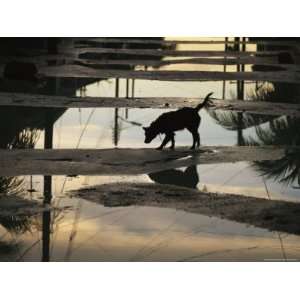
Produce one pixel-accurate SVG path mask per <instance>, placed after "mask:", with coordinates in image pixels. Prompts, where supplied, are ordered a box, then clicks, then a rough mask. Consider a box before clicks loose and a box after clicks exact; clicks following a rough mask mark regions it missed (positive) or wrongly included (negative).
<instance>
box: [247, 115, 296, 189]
mask: <svg viewBox="0 0 300 300" xmlns="http://www.w3.org/2000/svg"><path fill="white" fill-rule="evenodd" d="M299 128H300V119H298V118H291V117H283V118H280V119H277V120H273V121H272V122H270V126H269V128H268V129H263V128H261V127H257V128H256V135H257V138H253V137H250V138H249V139H248V140H247V141H246V145H249V146H263V145H274V146H287V149H286V151H285V155H284V157H282V158H281V159H279V160H275V161H271V160H270V161H261V162H255V163H254V167H255V169H256V170H257V171H258V172H259V173H260V174H261V175H263V176H266V177H267V178H273V179H275V180H276V181H279V182H282V183H284V184H286V185H290V184H292V183H293V182H295V181H297V183H298V186H299V185H300V150H299V149H298V147H295V146H299V145H300V132H299ZM293 146H294V147H293Z"/></svg>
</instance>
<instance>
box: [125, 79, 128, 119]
mask: <svg viewBox="0 0 300 300" xmlns="http://www.w3.org/2000/svg"><path fill="white" fill-rule="evenodd" d="M128 98H129V78H126V99H128ZM125 119H126V120H127V119H128V108H125Z"/></svg>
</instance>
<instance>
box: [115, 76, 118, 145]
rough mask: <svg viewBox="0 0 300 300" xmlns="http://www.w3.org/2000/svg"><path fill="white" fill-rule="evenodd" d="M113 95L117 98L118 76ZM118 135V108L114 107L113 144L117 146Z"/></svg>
mask: <svg viewBox="0 0 300 300" xmlns="http://www.w3.org/2000/svg"><path fill="white" fill-rule="evenodd" d="M115 97H116V98H119V78H116V89H115ZM118 135H119V109H118V108H115V122H114V145H115V146H118V141H119V138H118Z"/></svg>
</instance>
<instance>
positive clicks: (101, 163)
mask: <svg viewBox="0 0 300 300" xmlns="http://www.w3.org/2000/svg"><path fill="white" fill-rule="evenodd" d="M284 155H285V147H273V146H258V147H256V146H255V147H254V146H253V147H246V146H241V147H222V146H220V147H209V146H206V147H201V148H200V149H198V150H189V149H188V148H186V147H178V148H176V149H175V150H169V149H165V150H163V151H158V150H155V149H143V148H142V149H118V148H114V149H99V150H90V149H86V150H85V149H57V150H50V149H47V150H37V149H35V150H33V149H25V150H0V175H5V176H16V175H33V174H34V175H38V174H44V175H66V174H67V175H74V174H80V175H93V174H98V175H121V174H124V175H126V174H131V175H136V174H148V173H153V172H158V171H162V170H167V169H174V168H180V167H187V166H191V165H196V164H216V163H228V162H239V161H264V160H270V159H272V160H277V159H280V158H282V157H283V156H284Z"/></svg>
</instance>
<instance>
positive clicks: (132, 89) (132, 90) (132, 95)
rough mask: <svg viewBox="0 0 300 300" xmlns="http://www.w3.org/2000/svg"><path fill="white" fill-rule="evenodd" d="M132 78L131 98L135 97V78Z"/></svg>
mask: <svg viewBox="0 0 300 300" xmlns="http://www.w3.org/2000/svg"><path fill="white" fill-rule="evenodd" d="M131 80H132V86H131V98H134V84H135V82H134V78H132V79H131Z"/></svg>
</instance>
